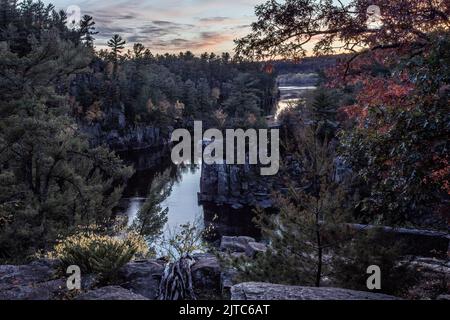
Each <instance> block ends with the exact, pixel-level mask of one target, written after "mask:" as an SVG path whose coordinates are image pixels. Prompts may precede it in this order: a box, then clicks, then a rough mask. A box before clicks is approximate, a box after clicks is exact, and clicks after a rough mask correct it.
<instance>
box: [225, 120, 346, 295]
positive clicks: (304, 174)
mask: <svg viewBox="0 0 450 320" xmlns="http://www.w3.org/2000/svg"><path fill="white" fill-rule="evenodd" d="M300 127H301V128H300V129H298V131H296V132H295V135H294V136H295V139H296V144H295V145H296V150H291V151H295V152H294V153H293V154H294V155H295V163H297V164H298V165H299V166H300V167H301V173H300V176H299V177H293V178H290V179H287V181H286V182H285V183H286V185H287V186H288V192H287V194H280V193H278V194H276V196H275V200H276V201H275V203H276V207H277V208H278V209H279V213H278V214H276V215H273V214H270V213H266V212H264V211H262V212H259V215H258V219H257V220H256V222H257V224H258V225H259V226H260V228H261V230H262V233H263V238H264V239H266V240H267V241H268V243H269V244H270V245H269V250H268V251H267V252H266V253H265V254H260V255H258V256H257V257H256V259H255V260H253V261H244V262H242V261H239V260H238V261H235V263H234V265H235V266H236V267H237V268H238V269H239V270H240V278H241V280H243V281H264V282H272V283H283V284H292V285H314V286H321V285H322V279H323V277H324V275H328V272H329V267H330V266H329V263H328V261H327V260H326V259H325V256H326V255H327V254H329V253H330V251H331V250H332V249H333V248H335V247H336V246H338V245H339V244H340V241H341V240H339V239H338V238H335V237H334V234H335V233H336V232H335V230H337V229H339V228H340V227H339V225H340V223H342V222H344V221H345V219H346V218H347V217H348V214H349V212H350V209H349V208H348V207H347V206H348V203H349V202H348V201H347V199H346V198H347V191H346V190H345V188H344V186H343V185H339V184H337V183H336V182H335V181H334V171H335V168H334V151H333V146H332V144H330V143H328V142H327V141H323V142H322V141H321V140H320V139H319V138H318V137H317V133H316V131H315V129H316V128H315V127H314V126H306V125H305V124H302V126H300ZM285 170H287V172H286V175H285V176H289V174H288V172H289V168H285Z"/></svg>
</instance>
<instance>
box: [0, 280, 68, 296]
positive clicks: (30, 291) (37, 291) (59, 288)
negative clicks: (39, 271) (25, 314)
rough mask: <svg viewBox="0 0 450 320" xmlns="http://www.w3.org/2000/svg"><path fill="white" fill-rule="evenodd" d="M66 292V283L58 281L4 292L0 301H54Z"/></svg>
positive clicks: (18, 287)
mask: <svg viewBox="0 0 450 320" xmlns="http://www.w3.org/2000/svg"><path fill="white" fill-rule="evenodd" d="M66 291H67V289H66V281H65V280H64V279H57V280H50V281H45V282H39V283H30V284H28V285H18V286H15V287H11V288H9V289H8V290H2V291H0V300H54V299H57V297H58V296H59V295H60V294H63V293H64V292H66Z"/></svg>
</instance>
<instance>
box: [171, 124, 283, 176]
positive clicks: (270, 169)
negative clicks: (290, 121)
mask: <svg viewBox="0 0 450 320" xmlns="http://www.w3.org/2000/svg"><path fill="white" fill-rule="evenodd" d="M269 136H270V137H269ZM180 140H181V141H180ZM192 141H194V142H195V143H196V144H195V147H194V152H192V145H193V144H192ZM171 142H178V144H177V145H175V146H174V148H173V149H172V161H173V163H175V164H181V163H185V164H191V163H195V164H200V159H202V160H203V162H204V163H206V164H209V165H211V164H223V163H224V160H225V161H226V164H238V165H245V164H251V165H261V167H262V168H261V175H263V176H272V175H276V174H277V173H278V171H279V169H280V132H279V130H278V129H271V130H268V129H260V130H256V129H249V130H247V131H244V130H242V129H236V130H234V129H228V130H226V137H225V139H224V136H223V133H222V131H220V130H218V129H209V130H206V131H205V133H204V134H203V126H202V122H201V121H195V122H194V140H192V138H191V133H190V132H189V131H188V130H186V129H177V130H175V131H174V132H173V134H172V138H171ZM224 146H226V154H224ZM269 148H270V152H269Z"/></svg>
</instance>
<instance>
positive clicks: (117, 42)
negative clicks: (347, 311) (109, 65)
mask: <svg viewBox="0 0 450 320" xmlns="http://www.w3.org/2000/svg"><path fill="white" fill-rule="evenodd" d="M125 44H126V41H125V40H123V39H122V37H121V36H119V35H118V34H115V35H114V36H113V37H112V38H111V39H110V40H109V41H108V42H107V45H108V47H110V48H111V59H112V62H113V63H114V76H115V75H116V74H117V67H118V64H119V59H120V53H121V52H122V50H123V49H124V48H125Z"/></svg>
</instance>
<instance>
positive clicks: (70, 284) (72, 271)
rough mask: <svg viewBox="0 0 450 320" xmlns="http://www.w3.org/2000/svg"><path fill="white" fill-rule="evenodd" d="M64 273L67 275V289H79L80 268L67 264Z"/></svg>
mask: <svg viewBox="0 0 450 320" xmlns="http://www.w3.org/2000/svg"><path fill="white" fill-rule="evenodd" d="M66 273H67V274H68V275H69V277H68V278H67V282H66V284H67V290H69V291H72V290H81V270H80V267H79V266H69V267H68V268H67V271H66Z"/></svg>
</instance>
